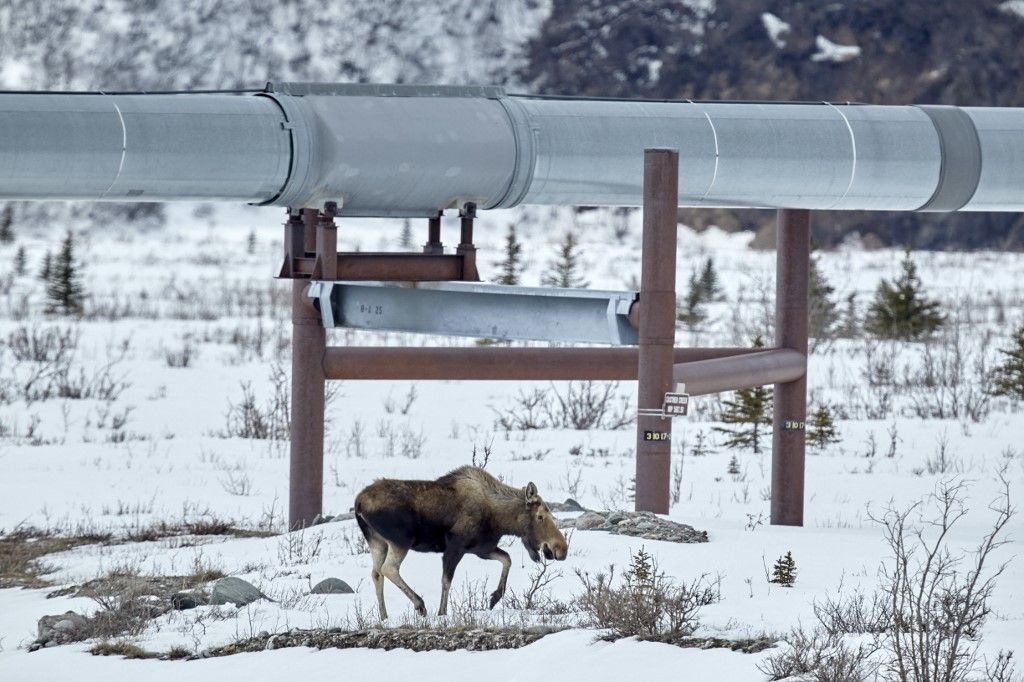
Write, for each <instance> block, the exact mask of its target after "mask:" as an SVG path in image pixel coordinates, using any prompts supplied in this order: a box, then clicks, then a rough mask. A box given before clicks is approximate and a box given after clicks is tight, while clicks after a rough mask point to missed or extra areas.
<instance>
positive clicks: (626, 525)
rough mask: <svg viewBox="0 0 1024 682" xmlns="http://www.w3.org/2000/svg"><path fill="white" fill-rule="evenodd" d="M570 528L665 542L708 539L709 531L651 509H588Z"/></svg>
mask: <svg viewBox="0 0 1024 682" xmlns="http://www.w3.org/2000/svg"><path fill="white" fill-rule="evenodd" d="M569 527H572V528H576V529H577V530H603V531H606V532H608V533H614V534H616V535H629V536H631V537H636V538H643V539H645V540H661V541H664V542H685V543H689V542H707V541H708V532H707V531H706V530H697V529H696V528H694V527H693V526H688V525H686V524H685V523H677V522H675V521H669V520H668V519H665V518H662V517H660V516H658V515H656V514H652V513H651V512H627V511H607V512H598V511H588V512H585V513H583V514H580V515H579V516H578V517H576V519H575V521H572V522H571V525H570V526H569Z"/></svg>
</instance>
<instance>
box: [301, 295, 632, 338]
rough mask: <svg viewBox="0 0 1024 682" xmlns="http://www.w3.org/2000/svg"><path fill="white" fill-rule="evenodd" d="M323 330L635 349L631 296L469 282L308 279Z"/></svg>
mask: <svg viewBox="0 0 1024 682" xmlns="http://www.w3.org/2000/svg"><path fill="white" fill-rule="evenodd" d="M309 296H310V297H311V298H313V299H315V300H316V301H317V302H318V304H319V308H320V314H321V317H322V319H323V324H324V326H325V327H332V326H335V327H350V328H355V329H373V330H381V331H384V330H387V331H404V332H418V333H423V334H444V335H452V336H472V337H483V338H490V339H497V340H501V341H513V340H519V341H555V342H565V343H605V344H610V345H616V346H630V345H636V343H637V342H638V341H639V337H638V335H637V331H636V329H634V328H633V326H632V325H631V324H630V322H629V310H630V307H631V306H632V304H633V301H634V300H636V296H637V294H636V292H632V291H594V290H590V289H557V288H546V287H544V288H542V287H513V286H503V285H499V284H474V283H471V282H419V283H411V282H338V281H319V282H311V284H310V287H309Z"/></svg>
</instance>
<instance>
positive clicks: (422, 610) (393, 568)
mask: <svg viewBox="0 0 1024 682" xmlns="http://www.w3.org/2000/svg"><path fill="white" fill-rule="evenodd" d="M408 553H409V550H407V549H403V548H402V547H399V546H398V545H394V544H391V543H390V542H389V543H388V555H387V557H386V558H385V559H384V565H383V566H382V567H381V573H383V574H384V577H385V578H387V579H388V580H390V581H391V582H393V583H394V584H395V586H396V587H397V588H398V589H400V590H401V591H402V592H403V593H404V594H405V596H406V597H408V598H409V601H411V602H412V605H413V607H415V609H416V613H418V614H419V615H421V616H426V615H427V607H426V605H425V604H424V603H423V597H421V596H420V595H418V594H416V593H415V592H414V591H413V589H412V588H411V587H409V585H407V584H406V582H405V581H404V580H403V579H402V576H401V575H400V574H399V572H398V568H399V567H400V566H401V565H402V561H404V560H405V555H406V554H408Z"/></svg>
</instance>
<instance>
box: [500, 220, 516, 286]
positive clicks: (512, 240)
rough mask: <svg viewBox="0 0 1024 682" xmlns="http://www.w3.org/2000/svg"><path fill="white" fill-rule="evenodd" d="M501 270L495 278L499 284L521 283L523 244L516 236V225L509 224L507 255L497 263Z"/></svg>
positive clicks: (511, 284)
mask: <svg viewBox="0 0 1024 682" xmlns="http://www.w3.org/2000/svg"><path fill="white" fill-rule="evenodd" d="M496 265H497V266H498V267H499V268H500V270H501V272H500V274H499V275H498V276H497V277H495V278H494V281H495V282H497V283H498V284H507V285H509V286H513V285H516V284H519V276H520V275H521V274H523V245H522V243H521V242H520V241H519V239H518V237H516V226H515V225H513V224H509V226H508V234H507V235H505V257H504V258H503V259H502V260H501V262H500V263H497V264H496Z"/></svg>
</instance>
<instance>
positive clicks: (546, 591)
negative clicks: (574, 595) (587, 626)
mask: <svg viewBox="0 0 1024 682" xmlns="http://www.w3.org/2000/svg"><path fill="white" fill-rule="evenodd" d="M553 563H554V562H551V561H547V560H542V561H541V563H540V564H539V565H538V566H537V567H536V568H534V570H533V572H532V573H531V574H530V584H529V585H528V586H527V587H526V589H524V590H523V591H522V592H516V591H515V590H511V589H510V590H509V591H508V593H507V594H506V595H505V599H504V604H505V606H506V607H507V608H510V609H517V610H520V611H539V612H542V613H548V614H554V613H559V614H562V613H567V612H568V611H569V605H568V604H565V603H563V602H561V601H559V600H558V599H556V598H555V597H554V595H553V594H552V593H551V588H550V587H549V586H550V585H551V583H553V582H555V581H556V580H558V579H560V578H561V577H562V571H561V570H558V569H555V570H552V569H551V566H552V564H553Z"/></svg>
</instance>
